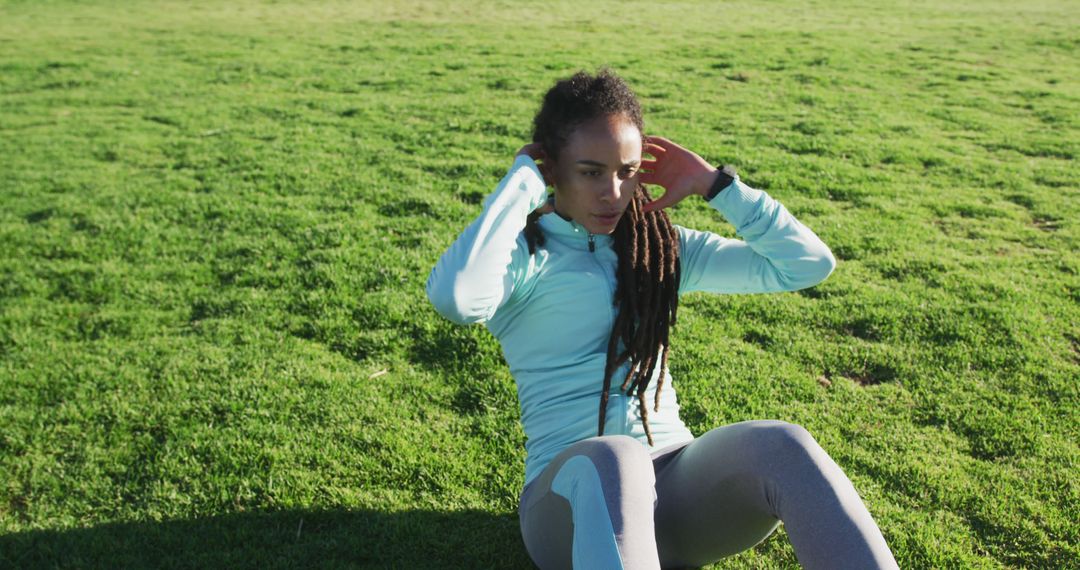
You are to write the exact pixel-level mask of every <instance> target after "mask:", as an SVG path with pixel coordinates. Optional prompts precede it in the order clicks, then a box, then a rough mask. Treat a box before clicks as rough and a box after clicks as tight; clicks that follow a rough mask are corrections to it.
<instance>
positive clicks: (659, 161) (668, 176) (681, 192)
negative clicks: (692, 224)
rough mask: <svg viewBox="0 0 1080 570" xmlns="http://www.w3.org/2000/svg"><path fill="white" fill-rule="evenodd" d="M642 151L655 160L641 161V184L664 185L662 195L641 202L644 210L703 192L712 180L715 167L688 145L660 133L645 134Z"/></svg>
mask: <svg viewBox="0 0 1080 570" xmlns="http://www.w3.org/2000/svg"><path fill="white" fill-rule="evenodd" d="M644 151H645V152H647V153H649V154H651V155H653V156H654V157H656V158H655V160H642V161H641V174H640V175H639V177H638V180H639V181H640V182H641V183H642V184H657V185H659V186H663V187H664V190H665V192H664V195H663V196H661V197H659V198H657V199H656V200H653V201H652V202H649V203H648V204H645V207H644V208H643V209H644V211H646V212H651V211H653V210H658V209H662V208H667V207H668V206H674V205H675V204H678V203H679V202H680V201H682V199H683V198H685V197H687V196H690V195H692V194H697V195H699V196H704V195H705V194H706V193H707V192H708V191H709V187H710V186H712V183H713V181H714V180H716V170H717V169H716V168H715V167H714V166H712V165H711V164H709V163H708V162H706V161H705V159H704V158H701V157H700V156H698V155H697V154H696V153H694V152H693V151H691V150H690V149H687V148H684V147H681V146H679V145H677V144H675V143H674V142H672V141H670V140H668V139H666V138H664V137H645V149H644Z"/></svg>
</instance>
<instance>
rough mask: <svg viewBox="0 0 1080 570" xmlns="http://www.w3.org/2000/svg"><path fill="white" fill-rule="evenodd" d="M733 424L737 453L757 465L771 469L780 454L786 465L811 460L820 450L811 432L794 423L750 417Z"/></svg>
mask: <svg viewBox="0 0 1080 570" xmlns="http://www.w3.org/2000/svg"><path fill="white" fill-rule="evenodd" d="M736 426H738V427H739V437H738V439H739V445H738V447H739V448H740V451H739V452H738V454H737V455H738V457H739V458H740V459H741V460H743V461H747V462H750V463H751V464H752V465H754V466H756V467H757V468H760V469H765V470H772V469H774V468H775V467H776V465H777V459H780V458H782V459H783V460H784V463H785V464H788V465H791V464H798V463H801V462H804V461H805V462H810V463H813V462H816V461H818V460H819V459H820V458H821V457H822V456H823V454H824V452H823V451H822V449H821V446H820V445H818V442H817V440H815V439H814V436H812V435H810V432H809V431H807V430H806V428H804V427H802V426H800V425H798V424H793V423H790V422H785V421H780V420H753V421H748V422H742V423H741V424H736ZM720 460H721V461H723V460H725V458H720Z"/></svg>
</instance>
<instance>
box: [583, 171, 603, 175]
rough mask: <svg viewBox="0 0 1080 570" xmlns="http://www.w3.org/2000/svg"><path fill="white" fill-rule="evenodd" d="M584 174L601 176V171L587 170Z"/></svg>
mask: <svg viewBox="0 0 1080 570" xmlns="http://www.w3.org/2000/svg"><path fill="white" fill-rule="evenodd" d="M583 174H584V175H585V176H599V175H600V171H599V170H586V171H585V172H583Z"/></svg>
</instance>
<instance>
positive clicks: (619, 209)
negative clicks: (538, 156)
mask: <svg viewBox="0 0 1080 570" xmlns="http://www.w3.org/2000/svg"><path fill="white" fill-rule="evenodd" d="M640 164H641V132H640V131H639V130H638V128H637V127H635V126H634V124H633V123H631V122H630V121H629V120H628V119H626V118H625V117H624V116H622V115H613V116H608V117H600V118H597V119H594V120H593V121H590V122H587V123H583V124H582V125H581V126H579V127H578V128H577V129H576V130H575V131H574V132H573V133H572V134H571V135H570V138H569V139H568V140H567V141H566V146H565V147H564V148H563V149H562V151H560V152H559V159H558V161H557V162H556V161H550V163H549V164H548V165H547V175H548V177H549V180H550V181H551V183H552V185H554V186H555V211H557V212H558V213H560V214H562V216H563V217H564V218H571V219H573V220H574V221H576V222H577V223H579V224H581V225H582V226H584V227H585V229H586V230H588V231H589V232H591V233H594V234H610V233H611V232H613V231H615V226H616V225H617V224H618V223H619V218H621V217H622V214H623V212H624V211H626V207H627V206H628V205H629V204H630V200H632V199H633V198H634V191H635V190H636V189H637V184H638V168H639V165H640Z"/></svg>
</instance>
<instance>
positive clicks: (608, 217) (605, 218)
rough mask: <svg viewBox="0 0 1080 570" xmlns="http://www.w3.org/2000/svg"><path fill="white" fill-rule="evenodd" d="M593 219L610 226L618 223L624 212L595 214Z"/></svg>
mask: <svg viewBox="0 0 1080 570" xmlns="http://www.w3.org/2000/svg"><path fill="white" fill-rule="evenodd" d="M593 217H594V218H596V221H598V222H600V223H601V224H604V225H605V226H610V225H612V224H616V223H618V221H619V218H620V217H622V212H601V213H599V214H593Z"/></svg>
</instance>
